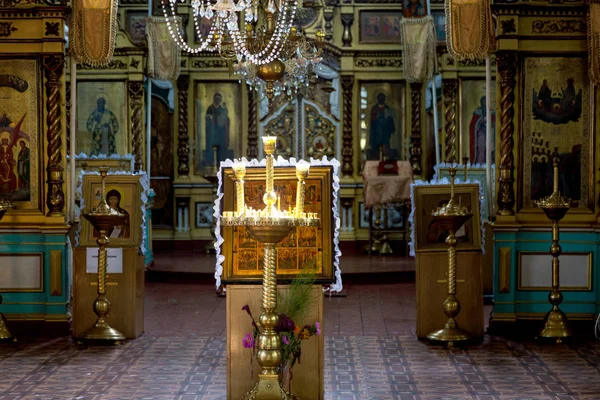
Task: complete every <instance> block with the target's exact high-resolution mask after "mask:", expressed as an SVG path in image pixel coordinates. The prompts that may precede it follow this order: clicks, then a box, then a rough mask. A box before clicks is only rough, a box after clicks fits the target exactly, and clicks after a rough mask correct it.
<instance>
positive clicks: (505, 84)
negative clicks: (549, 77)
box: [496, 52, 518, 215]
mask: <svg viewBox="0 0 600 400" xmlns="http://www.w3.org/2000/svg"><path fill="white" fill-rule="evenodd" d="M496 58H497V61H498V73H499V74H500V90H501V99H500V110H501V116H500V166H499V169H500V177H499V178H498V182H499V183H500V188H499V190H498V214H499V215H513V214H514V213H515V212H514V209H513V208H514V206H515V192H514V188H513V183H514V181H515V178H514V170H515V163H514V155H513V148H514V144H515V142H514V139H513V134H514V131H515V125H514V121H513V119H514V116H515V110H514V103H515V86H516V84H517V82H516V80H515V75H516V73H517V61H518V56H517V53H516V52H499V53H498V54H497V56H496Z"/></svg>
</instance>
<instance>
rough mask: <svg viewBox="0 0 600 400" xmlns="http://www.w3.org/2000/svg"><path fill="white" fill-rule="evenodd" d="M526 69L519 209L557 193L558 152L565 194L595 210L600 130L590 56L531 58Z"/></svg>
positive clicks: (525, 64) (532, 206)
mask: <svg viewBox="0 0 600 400" xmlns="http://www.w3.org/2000/svg"><path fill="white" fill-rule="evenodd" d="M523 69H524V92H523V103H522V104H523V111H522V116H523V118H522V119H523V153H522V154H523V179H522V185H523V190H522V191H520V192H521V194H522V196H521V197H522V198H521V199H519V200H520V202H519V208H534V207H535V201H536V200H540V199H541V198H543V197H546V196H549V195H550V194H551V193H552V191H553V188H554V184H553V177H554V176H553V175H554V174H553V168H552V157H553V156H552V155H553V153H554V151H555V150H557V151H558V155H559V157H560V166H559V178H558V186H559V190H560V192H561V194H562V195H563V196H565V197H568V198H570V199H571V200H573V201H575V202H577V203H578V207H581V208H588V209H590V210H591V211H593V209H594V203H595V202H594V199H593V191H594V190H593V188H594V185H595V183H594V174H593V169H592V168H591V167H590V165H592V163H593V160H594V156H593V151H594V148H593V136H594V135H593V134H592V132H594V130H593V127H592V124H591V123H590V89H589V88H590V84H589V80H588V74H587V59H586V58H583V57H526V58H525V59H524V60H523Z"/></svg>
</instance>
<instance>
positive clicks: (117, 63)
mask: <svg viewBox="0 0 600 400" xmlns="http://www.w3.org/2000/svg"><path fill="white" fill-rule="evenodd" d="M77 68H78V69H82V70H84V69H127V63H126V62H124V61H122V60H112V61H110V62H109V63H108V64H106V65H96V66H95V67H92V66H89V65H86V64H77Z"/></svg>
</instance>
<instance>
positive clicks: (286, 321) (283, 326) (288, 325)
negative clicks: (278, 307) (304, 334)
mask: <svg viewBox="0 0 600 400" xmlns="http://www.w3.org/2000/svg"><path fill="white" fill-rule="evenodd" d="M295 327H296V324H295V323H294V321H292V319H291V318H290V317H288V316H287V315H285V314H279V323H278V324H277V327H276V328H275V331H276V332H292V331H293V330H294V328H295Z"/></svg>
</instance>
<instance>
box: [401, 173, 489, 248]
mask: <svg viewBox="0 0 600 400" xmlns="http://www.w3.org/2000/svg"><path fill="white" fill-rule="evenodd" d="M454 183H456V184H459V183H465V184H466V183H475V184H477V187H478V188H479V223H480V224H481V252H482V254H485V229H483V223H484V215H483V214H484V209H483V205H484V202H485V197H484V194H483V185H482V184H481V182H479V181H478V180H470V179H467V180H466V181H464V182H463V181H462V180H461V179H460V178H455V180H454ZM428 185H450V180H449V179H448V178H442V179H440V180H434V179H432V180H430V181H429V182H427V181H416V182H415V183H411V184H410V201H411V210H410V216H409V217H408V223H409V224H410V226H411V227H412V229H411V230H410V242H409V243H408V246H409V255H410V256H411V257H414V256H415V254H416V252H415V243H416V242H415V224H414V222H415V210H416V208H415V186H428Z"/></svg>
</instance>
